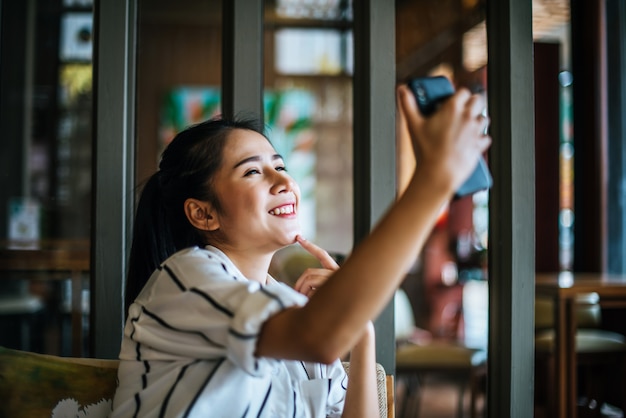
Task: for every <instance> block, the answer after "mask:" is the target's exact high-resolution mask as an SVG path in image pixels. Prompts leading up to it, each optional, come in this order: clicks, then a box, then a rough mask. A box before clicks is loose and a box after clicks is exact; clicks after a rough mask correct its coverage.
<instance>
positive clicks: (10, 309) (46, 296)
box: [0, 0, 93, 356]
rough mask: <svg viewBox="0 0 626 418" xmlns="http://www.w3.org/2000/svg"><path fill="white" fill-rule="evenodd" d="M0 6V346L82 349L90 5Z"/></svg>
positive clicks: (85, 339)
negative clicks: (0, 146) (0, 148)
mask: <svg viewBox="0 0 626 418" xmlns="http://www.w3.org/2000/svg"><path fill="white" fill-rule="evenodd" d="M1 7H2V12H1V16H2V22H1V24H0V27H1V28H2V32H1V39H0V41H1V42H2V46H1V48H0V50H1V51H2V52H1V54H2V56H1V59H0V62H1V63H2V70H1V71H0V74H2V76H1V78H0V92H1V96H0V100H1V101H2V105H1V106H0V109H1V111H0V127H1V129H2V132H3V133H5V134H6V135H5V137H4V138H3V143H4V144H5V145H6V147H3V156H2V157H1V158H3V164H2V165H3V167H4V168H3V171H2V175H1V176H0V178H1V180H0V181H1V182H2V184H1V185H0V213H2V214H3V215H4V216H2V221H1V222H0V240H1V242H2V245H1V250H0V251H1V254H0V257H1V260H0V345H3V346H8V347H15V348H21V349H26V350H33V351H39V352H46V353H50V354H62V355H74V356H81V355H88V354H89V352H90V348H89V344H88V335H89V312H90V303H89V300H90V295H89V289H90V285H89V271H90V265H89V264H90V260H89V243H90V234H91V231H90V226H91V193H92V187H91V164H92V160H91V153H92V108H93V106H92V103H93V94H92V48H93V33H92V30H93V11H92V7H93V4H92V2H91V1H85V0H83V1H70V0H65V1H63V2H61V1H43V0H37V1H26V2H16V1H12V2H2V4H1Z"/></svg>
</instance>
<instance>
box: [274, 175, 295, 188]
mask: <svg viewBox="0 0 626 418" xmlns="http://www.w3.org/2000/svg"><path fill="white" fill-rule="evenodd" d="M275 173H276V174H275V176H274V180H273V181H274V184H273V185H272V193H286V192H290V191H293V189H294V185H295V183H294V180H293V178H292V177H291V176H290V175H289V174H287V172H286V171H276V172H275Z"/></svg>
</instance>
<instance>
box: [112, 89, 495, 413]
mask: <svg viewBox="0 0 626 418" xmlns="http://www.w3.org/2000/svg"><path fill="white" fill-rule="evenodd" d="M398 104H399V106H398V109H399V121H400V124H399V132H407V133H408V134H410V136H411V138H412V141H413V144H414V149H415V152H416V156H418V157H419V164H418V168H417V169H416V171H415V173H414V175H413V177H412V179H411V181H410V183H409V185H408V186H407V188H406V190H405V192H404V194H403V195H402V197H401V198H400V199H399V200H398V201H397V202H396V203H395V204H394V205H393V206H392V207H391V208H390V210H389V211H388V213H387V214H386V215H385V216H384V217H383V219H382V220H381V222H380V223H379V225H377V226H376V227H375V228H374V230H373V231H372V233H371V235H370V236H369V237H368V238H367V239H365V240H363V242H362V243H361V244H360V245H359V246H358V247H357V248H356V249H355V250H354V251H353V253H352V255H351V256H350V257H349V258H348V259H347V260H346V261H345V263H344V265H343V266H342V268H340V269H339V268H338V266H337V265H336V264H335V263H334V261H333V260H332V258H331V257H330V256H328V254H327V253H326V252H325V251H324V250H322V249H320V248H318V247H317V246H315V245H314V244H312V243H310V242H308V241H306V240H305V239H304V238H303V237H301V236H300V230H299V225H298V221H297V213H298V204H299V198H300V195H299V190H298V187H297V185H296V184H295V183H294V181H293V179H292V178H291V177H290V176H289V175H288V174H287V172H286V171H285V167H284V164H283V161H282V158H281V157H280V155H278V154H276V152H275V150H274V149H273V147H272V146H271V144H270V143H269V141H268V140H267V139H266V138H265V137H264V136H263V135H262V134H261V129H260V127H259V126H255V125H254V124H251V123H249V122H232V121H224V120H211V121H208V122H205V123H202V124H199V125H196V126H194V127H191V128H189V129H187V130H185V131H183V132H181V133H180V134H179V135H177V137H176V138H175V139H174V140H173V141H172V143H171V144H170V145H169V146H168V148H167V149H166V150H165V152H164V153H163V157H162V161H161V163H160V166H159V168H160V169H159V171H158V172H157V173H156V174H154V175H153V177H151V179H150V180H149V181H148V183H147V184H146V187H145V188H144V191H143V192H142V196H141V199H140V202H139V207H138V210H137V215H136V219H135V230H134V237H133V246H132V249H131V260H130V268H129V276H128V281H127V294H126V297H127V305H130V306H129V307H128V319H127V323H126V327H125V330H124V338H123V341H122V348H121V353H120V359H121V363H120V368H119V373H118V377H119V387H118V390H117V393H116V396H115V399H114V412H113V416H115V417H125V416H209V417H241V416H263V417H265V416H267V417H271V416H276V417H291V416H297V417H328V416H337V417H338V416H342V417H375V416H378V406H377V396H376V383H375V353H374V335H373V327H372V324H371V320H372V319H373V318H375V317H376V316H377V315H378V314H379V313H380V311H381V310H382V309H383V307H384V306H385V305H386V304H387V303H388V301H389V300H390V299H391V297H392V296H393V294H394V291H395V290H396V288H397V287H398V286H399V285H400V283H401V281H402V278H403V277H404V274H405V272H406V271H407V269H408V268H409V266H410V265H411V263H412V262H413V260H414V258H415V256H416V254H418V252H419V250H420V248H421V246H422V244H423V242H424V240H425V238H426V236H427V235H428V233H429V232H430V229H431V227H432V226H433V224H434V222H435V220H436V218H437V214H438V212H439V209H440V208H441V207H442V206H443V205H444V204H445V203H446V202H447V201H448V200H449V199H450V197H451V196H452V194H453V192H454V190H456V188H457V187H458V186H459V185H460V184H461V183H462V181H463V180H464V179H465V178H466V177H467V176H468V175H469V174H470V172H471V170H472V169H473V168H474V167H475V165H476V162H477V160H478V158H479V156H480V155H481V154H482V153H483V152H484V151H485V149H486V148H487V147H488V146H489V143H490V139H489V138H488V137H486V136H484V135H482V132H483V130H484V129H485V126H486V124H487V123H488V121H487V119H486V118H484V117H481V112H482V110H483V109H484V106H485V103H484V101H483V99H482V98H481V97H480V96H472V95H470V93H469V92H467V91H466V90H460V91H459V92H458V93H457V94H455V95H454V96H453V97H452V98H451V99H450V100H448V101H446V102H445V104H444V105H443V106H442V108H441V109H440V110H439V111H438V112H437V113H436V114H435V115H434V116H432V117H430V118H428V119H424V118H422V117H421V116H420V115H419V113H418V111H417V108H416V104H415V100H414V98H413V96H412V94H411V93H410V91H409V90H408V89H407V88H406V87H405V86H401V87H399V88H398ZM294 242H298V243H300V245H302V247H303V248H305V249H306V250H308V251H309V252H311V253H312V254H313V255H314V256H316V257H317V258H318V259H319V260H320V262H321V264H322V266H323V267H324V269H317V270H307V271H306V272H305V273H304V274H303V275H302V277H300V279H298V282H297V283H296V285H295V289H291V288H289V287H287V286H285V285H282V284H280V283H277V282H276V281H275V280H273V279H272V278H271V277H269V276H268V274H267V272H268V269H269V265H270V261H271V259H272V256H273V254H274V253H275V252H276V251H277V250H279V249H280V248H282V247H284V246H286V245H290V244H292V243H294ZM131 302H132V304H130V303H131ZM348 351H350V362H351V366H350V376H349V382H350V383H349V384H348V379H347V378H346V376H345V373H344V371H343V368H342V367H341V364H340V362H339V360H338V359H339V358H340V357H341V356H343V355H344V354H346V353H347V352H348Z"/></svg>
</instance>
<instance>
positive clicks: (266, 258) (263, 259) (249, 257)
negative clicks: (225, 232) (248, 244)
mask: <svg viewBox="0 0 626 418" xmlns="http://www.w3.org/2000/svg"><path fill="white" fill-rule="evenodd" d="M220 250H222V251H223V252H224V254H226V255H227V256H228V258H230V261H232V262H233V264H234V265H235V266H236V267H237V268H238V269H239V271H240V272H241V273H242V274H243V275H244V276H245V277H246V278H247V279H248V280H252V281H255V282H259V283H261V284H265V283H266V282H267V272H268V271H269V268H270V263H271V262H272V257H273V256H274V254H273V253H265V254H254V253H252V252H251V251H235V250H233V249H231V248H226V249H222V248H220Z"/></svg>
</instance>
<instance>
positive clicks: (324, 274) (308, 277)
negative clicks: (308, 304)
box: [293, 268, 334, 297]
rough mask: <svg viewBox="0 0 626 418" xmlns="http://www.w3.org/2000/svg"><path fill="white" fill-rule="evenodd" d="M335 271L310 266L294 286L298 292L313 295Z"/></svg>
mask: <svg viewBox="0 0 626 418" xmlns="http://www.w3.org/2000/svg"><path fill="white" fill-rule="evenodd" d="M333 273H334V270H328V269H316V268H308V269H306V270H305V271H304V273H303V274H302V276H300V277H299V278H298V280H297V281H296V284H295V285H294V287H293V288H294V289H295V290H296V291H297V292H300V293H302V294H303V295H306V296H308V297H311V296H312V295H313V293H315V291H316V290H317V289H319V288H320V287H322V285H323V284H324V283H325V282H326V280H328V278H329V277H330V276H331V275H332V274H333Z"/></svg>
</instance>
